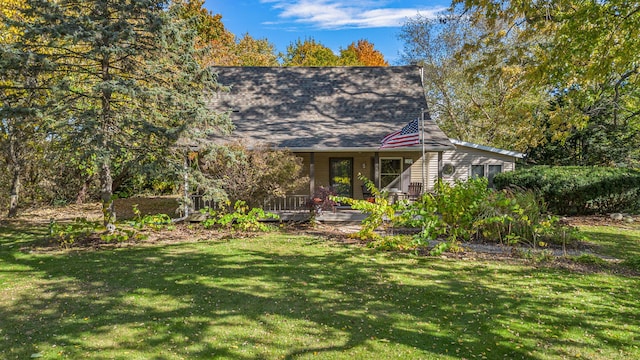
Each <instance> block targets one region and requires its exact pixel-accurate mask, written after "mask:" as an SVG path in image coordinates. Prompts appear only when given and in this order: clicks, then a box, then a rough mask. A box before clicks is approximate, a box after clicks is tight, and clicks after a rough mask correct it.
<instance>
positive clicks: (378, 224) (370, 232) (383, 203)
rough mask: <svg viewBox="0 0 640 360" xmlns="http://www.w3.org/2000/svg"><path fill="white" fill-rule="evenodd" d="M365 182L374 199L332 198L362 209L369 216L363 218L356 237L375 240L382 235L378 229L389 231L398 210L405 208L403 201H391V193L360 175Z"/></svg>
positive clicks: (356, 208)
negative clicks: (381, 189) (380, 188)
mask: <svg viewBox="0 0 640 360" xmlns="http://www.w3.org/2000/svg"><path fill="white" fill-rule="evenodd" d="M358 178H359V179H360V180H361V181H362V182H364V184H365V186H366V187H367V189H368V190H369V191H370V192H371V195H372V196H373V201H369V200H357V199H352V198H349V197H346V196H331V197H330V199H331V200H333V201H335V202H338V203H343V204H347V205H350V206H351V208H352V209H355V210H360V211H362V212H363V213H365V214H368V216H367V217H366V218H365V219H364V220H362V228H361V229H360V231H358V232H357V233H356V237H358V238H360V239H361V240H374V239H377V238H379V237H380V235H378V234H377V233H376V230H378V229H379V228H382V230H383V231H385V232H386V231H387V230H388V229H389V228H390V227H391V225H392V223H393V222H394V221H395V218H396V212H397V211H399V210H401V209H402V208H403V206H404V205H403V203H391V202H390V201H389V196H388V195H389V194H388V193H387V192H386V191H380V190H378V188H376V186H375V184H374V183H373V182H372V181H371V180H369V179H367V178H366V177H364V176H362V175H360V176H359V177H358Z"/></svg>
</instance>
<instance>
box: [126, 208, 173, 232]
mask: <svg viewBox="0 0 640 360" xmlns="http://www.w3.org/2000/svg"><path fill="white" fill-rule="evenodd" d="M133 214H134V218H133V220H132V221H130V222H129V225H131V226H132V227H133V228H135V229H138V230H142V229H145V228H149V229H152V230H173V229H174V228H175V227H174V226H173V225H172V224H173V223H172V221H171V217H170V216H169V215H167V214H153V215H145V216H142V214H141V212H140V209H138V205H133Z"/></svg>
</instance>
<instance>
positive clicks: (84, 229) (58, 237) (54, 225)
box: [49, 218, 101, 247]
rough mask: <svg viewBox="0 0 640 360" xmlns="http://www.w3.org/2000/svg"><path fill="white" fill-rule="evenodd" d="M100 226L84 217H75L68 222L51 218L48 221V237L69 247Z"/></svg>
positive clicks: (85, 237)
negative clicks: (60, 221)
mask: <svg viewBox="0 0 640 360" xmlns="http://www.w3.org/2000/svg"><path fill="white" fill-rule="evenodd" d="M100 227H101V226H100V224H99V223H97V222H95V221H89V220H87V219H86V218H76V219H74V220H73V221H72V222H71V223H69V224H60V223H58V222H56V221H54V220H53V219H52V220H51V221H50V222H49V237H50V238H51V239H53V240H54V241H55V242H57V243H58V244H59V245H60V246H62V247H70V246H73V245H74V244H76V243H77V242H79V241H82V240H85V239H87V238H88V237H89V236H90V235H91V234H93V233H94V232H96V230H97V229H99V228H100Z"/></svg>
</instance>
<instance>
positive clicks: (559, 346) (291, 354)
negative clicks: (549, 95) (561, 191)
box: [0, 227, 640, 359]
mask: <svg viewBox="0 0 640 360" xmlns="http://www.w3.org/2000/svg"><path fill="white" fill-rule="evenodd" d="M596 230H597V231H605V230H604V229H594V231H596ZM44 236H45V234H44V229H40V228H35V229H29V228H27V227H22V228H19V229H15V228H0V359H25V358H30V357H39V358H42V359H61V358H71V359H76V358H90V359H199V358H201V359H211V358H221V359H307V358H322V359H370V358H379V359H382V358H393V359H460V358H464V359H497V358H509V359H565V358H567V359H570V358H589V359H612V358H629V359H630V358H640V348H639V344H640V303H639V302H638V299H640V279H639V278H637V277H624V276H618V275H614V274H607V273H598V274H579V273H573V272H569V271H567V270H561V269H555V268H545V267H541V268H538V267H533V266H529V265H524V264H518V263H506V262H491V261H479V260H478V261H470V260H467V261H464V260H452V259H444V258H428V257H414V256H412V255H405V254H394V253H382V252H376V251H374V250H371V249H367V248H363V247H356V246H341V245H337V244H332V243H329V242H327V241H326V240H324V239H320V238H315V237H310V236H300V235H295V236H294V235H283V234H275V235H266V236H262V237H258V238H252V239H232V240H224V241H223V240H216V241H213V240H210V241H207V240H205V241H198V242H190V243H181V244H173V245H148V246H139V247H122V248H113V249H108V250H98V251H94V250H81V251H60V252H46V253H37V252H28V251H20V247H23V246H25V245H28V244H30V243H34V242H38V241H39V239H42V237H44ZM610 236H611V241H612V242H616V243H618V242H617V241H614V240H615V234H611V235H610ZM624 241H625V242H626V245H620V246H625V247H629V248H631V249H632V250H631V251H637V249H638V246H640V245H639V244H640V235H639V234H636V233H632V234H630V235H629V237H628V238H625V240H624ZM601 242H602V244H603V247H604V245H606V243H605V240H604V238H603V240H601ZM634 249H635V250H634ZM610 251H612V253H613V252H614V251H618V250H615V247H614V249H611V250H610ZM619 251H621V252H622V253H624V250H623V249H620V250H619Z"/></svg>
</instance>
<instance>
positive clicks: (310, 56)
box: [282, 38, 339, 66]
mask: <svg viewBox="0 0 640 360" xmlns="http://www.w3.org/2000/svg"><path fill="white" fill-rule="evenodd" d="M338 60H339V58H338V56H336V54H334V53H333V51H332V50H331V49H329V48H328V47H326V46H324V45H322V44H321V43H319V42H317V41H316V40H314V39H313V38H308V39H305V40H304V41H302V40H300V39H298V40H297V41H296V42H295V43H291V44H289V46H287V53H286V54H285V55H284V57H283V64H282V65H283V66H336V65H338Z"/></svg>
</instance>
